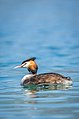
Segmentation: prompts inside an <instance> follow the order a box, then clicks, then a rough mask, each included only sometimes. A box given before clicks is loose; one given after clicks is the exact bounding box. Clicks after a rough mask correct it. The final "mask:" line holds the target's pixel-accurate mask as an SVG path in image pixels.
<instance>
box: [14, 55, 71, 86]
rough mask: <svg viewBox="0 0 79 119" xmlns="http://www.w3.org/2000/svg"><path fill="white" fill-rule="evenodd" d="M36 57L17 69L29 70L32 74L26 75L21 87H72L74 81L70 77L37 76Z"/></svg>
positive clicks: (58, 75) (45, 74)
mask: <svg viewBox="0 0 79 119" xmlns="http://www.w3.org/2000/svg"><path fill="white" fill-rule="evenodd" d="M35 59H36V58H35V57H32V58H30V59H27V60H25V61H23V62H22V64H21V65H19V66H16V67H15V68H27V69H28V71H29V72H30V74H27V75H25V76H24V77H23V78H22V80H21V85H23V86H25V85H28V84H65V85H71V84H72V80H71V78H70V77H65V76H63V75H61V74H58V73H42V74H37V70H38V66H37V64H36V62H35Z"/></svg>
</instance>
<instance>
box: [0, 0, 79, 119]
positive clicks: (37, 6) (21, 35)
mask: <svg viewBox="0 0 79 119" xmlns="http://www.w3.org/2000/svg"><path fill="white" fill-rule="evenodd" d="M32 56H35V57H37V60H36V62H37V63H38V66H39V70H38V73H42V72H57V73H60V74H63V75H65V76H70V77H71V78H72V80H73V86H70V87H63V86H62V87H61V86H57V87H54V86H50V87H46V88H44V87H41V88H37V87H30V88H28V87H27V88H23V87H22V86H20V81H21V78H22V77H23V76H24V75H25V74H28V71H27V70H26V69H18V70H15V69H14V67H15V66H16V65H19V64H20V63H21V62H22V61H23V60H25V59H27V58H29V57H32ZM26 118H27V119H78V118H79V1H78V0H0V119H26Z"/></svg>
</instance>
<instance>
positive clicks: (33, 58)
mask: <svg viewBox="0 0 79 119" xmlns="http://www.w3.org/2000/svg"><path fill="white" fill-rule="evenodd" d="M35 59H36V57H32V58H29V59H27V60H24V61H23V62H22V63H21V64H23V63H25V62H28V61H30V60H32V61H34V60H35Z"/></svg>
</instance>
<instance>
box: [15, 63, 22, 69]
mask: <svg viewBox="0 0 79 119" xmlns="http://www.w3.org/2000/svg"><path fill="white" fill-rule="evenodd" d="M22 67H23V64H21V65H18V66H16V67H14V69H17V68H22Z"/></svg>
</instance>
